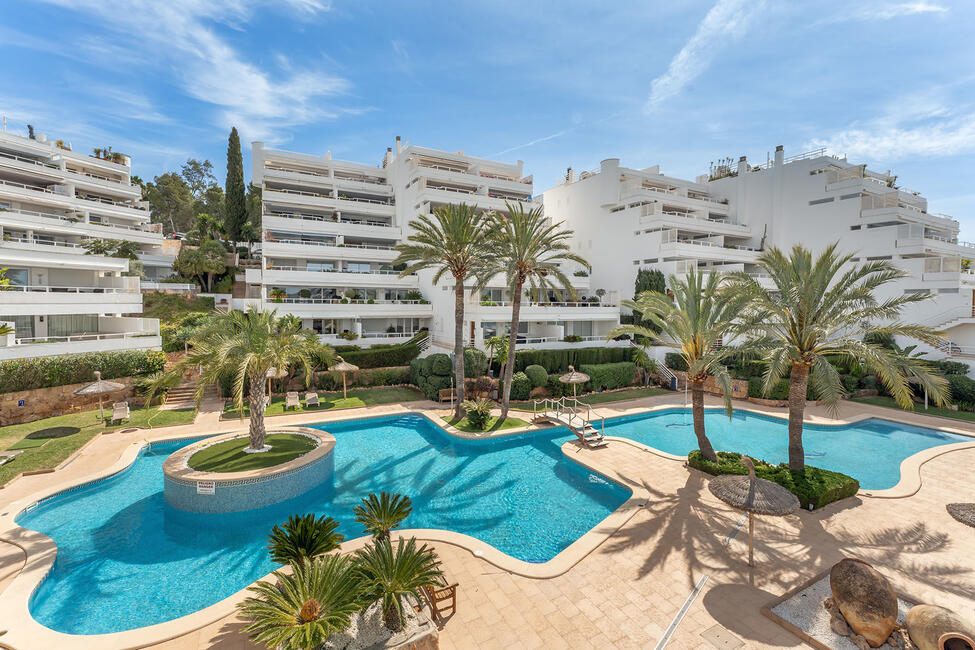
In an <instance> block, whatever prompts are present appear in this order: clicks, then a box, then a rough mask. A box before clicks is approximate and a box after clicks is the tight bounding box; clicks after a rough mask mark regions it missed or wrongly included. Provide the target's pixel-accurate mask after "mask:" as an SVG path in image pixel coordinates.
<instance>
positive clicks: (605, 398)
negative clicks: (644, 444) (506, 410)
mask: <svg viewBox="0 0 975 650" xmlns="http://www.w3.org/2000/svg"><path fill="white" fill-rule="evenodd" d="M670 392H673V391H669V390H666V389H664V388H629V389H627V390H618V391H615V392H612V393H589V394H588V395H580V396H579V401H580V402H581V403H583V404H593V405H595V404H606V403H608V402H622V401H623V400H628V399H638V398H640V397H654V396H655V395H665V394H667V393H670ZM511 408H512V409H515V410H518V411H530V410H532V401H531V400H528V401H526V402H512V403H511Z"/></svg>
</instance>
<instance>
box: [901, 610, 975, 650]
mask: <svg viewBox="0 0 975 650" xmlns="http://www.w3.org/2000/svg"><path fill="white" fill-rule="evenodd" d="M905 625H906V626H907V632H908V634H910V635H911V641H913V642H914V645H916V646H917V647H918V650H966V649H967V650H972V649H973V648H975V626H973V625H970V624H968V623H967V622H966V621H964V620H962V618H961V617H960V616H958V615H957V614H955V613H954V612H952V611H951V610H950V609H945V608H944V607H938V606H937V605H916V606H914V607H912V608H911V609H910V610H908V612H907V618H906V621H905Z"/></svg>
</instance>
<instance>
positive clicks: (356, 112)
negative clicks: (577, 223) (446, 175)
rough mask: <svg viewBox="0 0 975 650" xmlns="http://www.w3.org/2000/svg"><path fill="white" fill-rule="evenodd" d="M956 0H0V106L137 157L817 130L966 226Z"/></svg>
mask: <svg viewBox="0 0 975 650" xmlns="http://www.w3.org/2000/svg"><path fill="white" fill-rule="evenodd" d="M972 25H975V2H972V1H971V0H954V1H951V0H926V1H909V2H903V1H883V0H863V1H860V2H857V1H855V0H817V1H816V2H795V1H789V0H686V1H684V2H657V1H650V0H644V1H642V2H627V1H625V0H623V1H619V2H612V3H609V2H592V1H591V0H590V1H589V2H575V1H573V0H562V1H561V2H538V1H535V2H533V1H529V2H523V1H522V2H514V1H509V0H491V2H481V3H475V2H456V1H453V2H431V1H424V0H416V1H401V2H393V1H390V0H387V1H386V2H381V1H377V0H355V1H351V0H263V1H262V0H37V1H27V0H22V1H18V2H8V3H5V6H4V12H3V19H2V20H0V70H2V73H0V78H2V79H3V81H2V82H0V115H3V116H5V117H6V118H7V129H8V131H14V132H21V133H24V134H26V125H27V124H33V125H34V127H35V129H36V131H37V132H39V133H46V134H47V135H48V136H49V137H51V138H60V139H63V140H66V141H69V142H71V143H72V145H73V147H74V149H75V150H76V151H77V150H84V151H88V150H90V149H91V148H93V147H105V146H111V147H112V148H113V149H114V150H115V151H120V152H123V153H127V154H130V155H131V156H132V157H133V172H134V173H135V174H137V175H139V176H141V177H142V178H144V179H147V180H148V179H151V178H152V177H154V176H156V175H157V174H161V173H164V172H166V171H171V170H174V169H178V167H179V166H180V165H181V164H182V163H183V162H184V161H185V160H186V159H187V158H198V159H209V160H211V161H212V162H213V163H214V167H215V169H216V172H217V175H218V178H220V180H221V181H222V179H223V175H224V173H225V171H224V169H225V164H226V141H227V135H228V133H229V131H230V128H231V126H236V127H237V128H238V130H239V131H240V134H241V142H242V143H243V146H244V161H245V174H246V175H247V177H248V178H249V176H250V169H249V161H250V155H249V147H250V143H251V142H252V141H255V140H261V141H263V142H265V143H266V144H267V145H268V146H274V147H279V148H284V149H288V150H293V151H300V152H303V153H312V154H319V155H323V154H324V153H325V152H326V151H330V152H331V153H332V155H333V156H334V157H337V158H342V159H346V160H353V161H357V162H363V163H368V164H378V163H379V161H380V159H381V157H382V154H383V152H384V151H385V150H386V147H388V146H392V144H393V141H394V138H395V136H397V135H401V136H402V137H403V139H404V140H406V141H409V142H411V143H414V144H418V145H423V146H427V147H433V148H441V149H444V150H448V151H459V150H463V151H465V152H466V153H468V154H472V155H477V156H484V157H490V158H495V159H499V160H504V161H515V160H523V161H525V173H526V174H534V178H535V191H536V193H541V192H542V191H543V190H545V189H546V188H548V187H551V186H552V185H555V184H556V183H558V182H559V180H560V177H561V176H562V175H563V174H564V173H565V169H566V168H567V167H569V166H571V167H573V168H574V169H576V170H580V171H581V170H586V169H594V168H597V167H598V166H599V161H600V160H602V159H604V158H610V157H614V158H620V159H621V163H622V164H623V165H624V166H628V167H635V168H643V167H649V166H652V165H657V164H659V165H660V166H661V171H663V172H664V173H667V174H669V175H673V176H678V177H681V178H689V179H693V178H694V177H695V176H697V175H698V174H702V173H706V172H707V170H708V166H709V164H710V162H711V161H715V160H718V159H720V158H724V157H732V158H733V159H735V160H737V159H738V157H739V156H741V155H747V156H748V158H749V160H750V161H752V162H758V161H762V162H764V161H765V159H766V156H767V155H768V154H769V153H770V152H771V151H773V150H774V148H775V146H776V145H779V144H781V145H784V147H785V151H786V156H790V155H793V154H798V153H801V152H804V151H808V150H811V149H815V148H819V147H826V148H827V149H828V150H829V151H830V153H834V154H837V155H842V154H846V155H847V156H848V158H849V160H850V161H851V162H854V163H868V164H869V166H870V168H871V169H874V170H876V171H881V172H883V171H885V170H888V169H890V170H891V171H892V173H894V174H896V175H897V176H898V183H899V184H901V185H902V186H905V187H909V188H911V189H914V190H919V191H921V193H922V194H923V195H924V196H926V197H927V198H928V200H929V211H931V212H941V213H946V214H949V215H951V216H953V217H955V218H956V219H959V220H960V221H961V224H962V238H963V239H966V238H967V239H973V240H975V39H973V38H972Z"/></svg>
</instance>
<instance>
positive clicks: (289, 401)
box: [284, 391, 301, 409]
mask: <svg viewBox="0 0 975 650" xmlns="http://www.w3.org/2000/svg"><path fill="white" fill-rule="evenodd" d="M300 407H301V404H300V403H299V402H298V393H296V392H294V391H292V392H290V393H288V394H287V395H286V396H285V398H284V408H286V409H289V408H300Z"/></svg>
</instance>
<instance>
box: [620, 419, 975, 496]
mask: <svg viewBox="0 0 975 650" xmlns="http://www.w3.org/2000/svg"><path fill="white" fill-rule="evenodd" d="M704 423H705V424H704V426H705V431H706V432H707V434H708V439H709V440H710V441H711V446H713V447H714V448H715V449H716V450H718V451H737V452H741V453H746V454H748V455H750V456H753V457H755V458H760V459H762V460H766V461H768V462H770V463H784V462H788V460H789V437H788V424H787V422H786V421H785V420H783V419H780V418H773V417H769V416H766V415H760V414H757V413H752V412H750V411H735V414H734V417H733V418H732V419H730V420H729V419H728V416H727V414H726V413H725V412H724V410H708V411H706V412H705V415H704ZM802 430H803V434H802V442H803V448H804V450H805V452H806V463H807V464H809V465H813V466H815V467H820V468H822V469H828V470H833V471H835V472H842V473H844V474H847V475H848V476H852V477H853V478H855V479H857V480H858V481H860V487H861V488H862V489H864V490H885V489H887V488H892V487H894V486H895V485H896V484H897V482H898V481H899V480H900V475H901V474H900V466H901V462H902V461H903V460H904V459H905V458H907V457H908V456H912V455H914V454H916V453H917V452H919V451H923V450H924V449H928V448H929V447H935V446H937V445H946V444H950V443H953V442H971V441H972V440H973V438H971V437H968V436H962V435H958V434H954V433H945V432H944V431H937V430H935V429H926V428H924V427H915V426H911V425H909V424H901V423H898V422H893V421H891V420H880V419H870V420H864V421H862V422H856V423H853V424H848V425H842V426H822V425H814V424H808V423H807V424H805V425H804V426H803V428H802ZM605 434H606V435H607V436H618V437H620V438H629V439H630V440H635V441H637V442H640V443H643V444H645V445H647V446H649V447H653V448H654V449H659V450H660V451H663V452H666V453H668V454H674V455H677V456H686V455H687V454H688V452H690V451H691V450H694V449H697V438H696V437H695V436H694V427H693V425H692V419H691V414H690V412H689V411H688V410H687V409H667V410H663V411H655V412H652V413H642V414H639V415H631V416H626V417H621V418H614V419H612V420H606V428H605Z"/></svg>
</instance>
